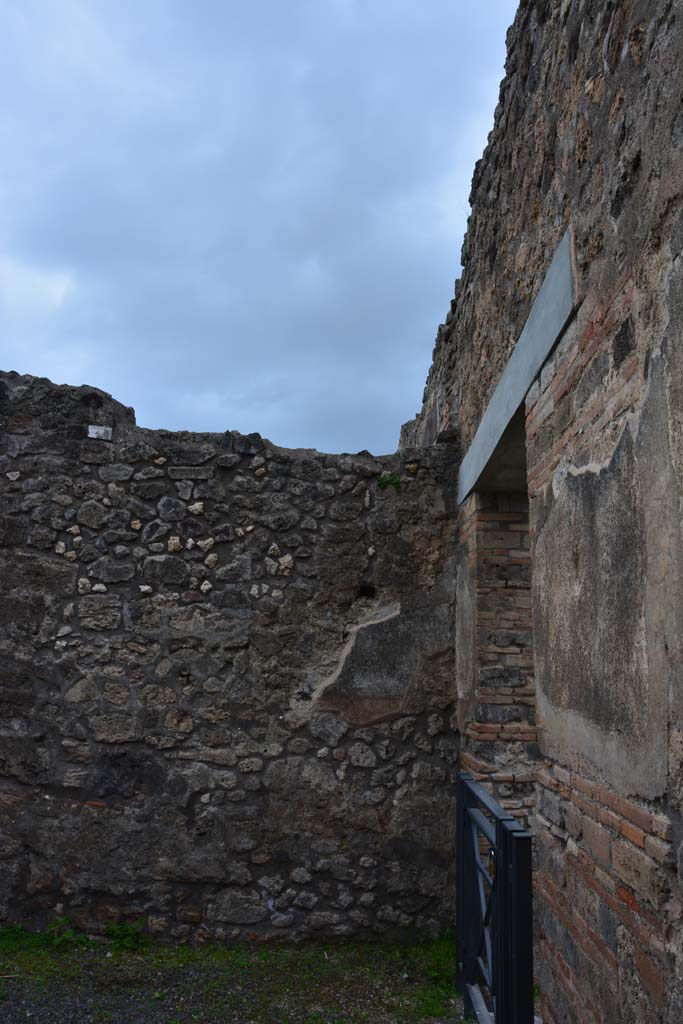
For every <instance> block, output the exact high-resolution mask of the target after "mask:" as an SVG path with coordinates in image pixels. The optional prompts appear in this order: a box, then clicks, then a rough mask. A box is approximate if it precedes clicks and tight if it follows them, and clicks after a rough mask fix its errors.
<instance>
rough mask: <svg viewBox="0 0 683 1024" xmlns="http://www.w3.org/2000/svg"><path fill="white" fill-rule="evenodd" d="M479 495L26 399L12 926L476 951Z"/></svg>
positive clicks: (4, 615) (3, 752)
mask: <svg viewBox="0 0 683 1024" xmlns="http://www.w3.org/2000/svg"><path fill="white" fill-rule="evenodd" d="M93 428H95V429H93ZM89 434H90V435H92V434H95V435H100V436H95V437H92V436H88V435H89ZM456 478H457V466H456V465H455V464H454V451H453V449H452V448H451V447H449V446H441V447H440V448H438V449H434V450H433V451H430V452H425V451H424V450H418V451H415V452H405V453H403V455H402V456H401V457H398V456H390V457H386V458H382V459H377V458H373V457H372V456H370V455H369V454H368V453H367V452H365V453H360V454H358V455H340V456H338V455H324V454H321V453H319V452H316V451H287V450H285V449H282V448H277V447H276V446H274V445H273V444H271V443H270V442H268V441H266V440H264V439H262V438H261V437H260V436H259V435H256V434H254V435H248V436H243V435H240V434H238V433H236V432H230V431H228V432H227V433H226V434H225V435H218V434H189V433H169V432H166V431H151V430H144V429H141V428H138V427H136V425H135V421H134V416H133V413H132V410H130V409H126V408H125V407H123V406H121V405H119V404H118V403H116V402H115V401H113V400H112V399H111V398H110V397H109V396H108V395H105V394H104V393H102V392H100V391H97V390H95V389H93V388H72V387H61V386H56V385H54V384H52V383H50V382H49V381H47V380H42V379H37V378H32V377H22V376H19V375H17V374H14V373H3V374H0V495H1V498H0V501H1V505H0V822H1V824H0V920H4V921H13V920H21V921H22V922H24V923H30V924H34V925H41V924H45V922H46V921H48V920H49V919H50V918H52V917H53V916H54V915H67V916H69V917H70V918H71V919H72V920H73V921H74V922H75V923H76V924H77V925H78V926H80V927H82V928H85V929H88V930H90V931H95V932H97V931H101V930H102V929H104V928H105V927H106V924H107V923H108V922H109V921H112V920H118V919H131V918H135V917H138V916H143V917H144V918H145V920H146V922H147V925H148V927H149V928H150V929H151V930H152V931H154V932H157V933H159V934H163V935H170V936H173V937H176V938H178V937H186V936H187V937H193V938H198V939H209V938H212V939H219V940H224V939H238V938H245V937H260V938H267V937H278V936H279V937H289V938H303V937H306V936H311V935H318V936H323V935H324V936H346V935H370V936H371V935H378V934H401V933H403V932H405V931H406V930H407V929H410V931H411V934H412V933H414V931H415V929H417V930H419V931H421V932H425V933H437V932H439V931H442V930H443V929H445V928H448V927H450V926H451V923H452V920H453V832H454V814H453V795H452V794H453V786H452V783H453V773H454V766H455V763H456V759H457V755H458V733H457V729H456V723H455V721H454V711H455V704H454V696H455V695H454V692H453V686H452V675H453V671H452V662H453V598H454V582H453V571H454V569H453V544H454V531H453V515H454V496H453V492H454V487H455V481H456ZM382 485H384V486H382Z"/></svg>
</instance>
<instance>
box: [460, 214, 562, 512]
mask: <svg viewBox="0 0 683 1024" xmlns="http://www.w3.org/2000/svg"><path fill="white" fill-rule="evenodd" d="M572 262H573V261H572V238H571V232H570V230H569V229H567V231H566V232H565V234H564V236H563V238H562V241H561V242H560V244H559V246H558V248H557V252H556V253H555V255H554V257H553V260H552V263H551V264H550V267H549V268H548V272H547V274H546V275H545V278H544V280H543V284H542V285H541V290H540V291H539V293H538V295H537V296H536V299H535V301H534V304H533V306H532V307H531V312H530V313H529V317H528V319H527V322H526V323H525V325H524V328H523V330H522V333H521V334H520V336H519V339H518V341H517V344H516V345H515V348H514V351H513V353H512V355H511V356H510V360H509V362H508V364H507V366H506V367H505V369H504V371H503V375H502V377H501V378H500V380H499V382H498V385H497V387H496V390H495V391H494V392H493V397H492V398H491V401H490V402H489V404H488V407H487V409H486V412H485V413H484V416H483V419H482V421H481V423H480V424H479V428H478V429H477V432H476V434H475V435H474V440H473V441H472V444H471V445H470V447H469V449H468V450H467V454H466V455H465V458H464V459H463V461H462V464H461V466H460V475H459V478H458V501H459V502H461V501H464V500H465V498H466V497H467V495H468V494H469V493H470V491H472V490H474V488H475V487H476V486H477V482H478V480H479V478H480V476H481V475H482V473H483V472H484V470H485V468H486V466H487V464H488V462H489V460H490V459H491V457H492V455H493V453H494V451H495V448H496V445H497V444H498V442H499V440H500V438H501V437H502V435H503V433H504V431H505V429H506V427H507V426H508V424H509V423H510V420H511V419H512V417H513V416H514V415H515V413H516V412H517V410H518V409H519V407H520V405H521V404H522V402H523V401H524V397H525V395H526V393H527V391H528V390H529V388H530V387H531V385H532V384H533V382H534V380H535V378H536V375H537V374H538V373H539V371H540V369H541V367H542V366H543V363H544V362H545V360H546V359H547V357H548V355H549V354H550V352H551V351H552V349H553V348H554V346H555V344H556V343H557V341H558V340H559V337H560V335H561V334H562V331H563V330H564V328H565V326H566V324H567V321H568V320H569V318H570V316H571V315H572V313H573V311H574V307H575V298H574V296H575V292H574V278H573V270H572Z"/></svg>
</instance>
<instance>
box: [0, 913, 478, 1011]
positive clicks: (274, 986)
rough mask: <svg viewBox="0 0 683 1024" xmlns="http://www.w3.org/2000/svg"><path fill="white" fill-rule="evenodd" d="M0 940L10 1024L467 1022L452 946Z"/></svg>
mask: <svg viewBox="0 0 683 1024" xmlns="http://www.w3.org/2000/svg"><path fill="white" fill-rule="evenodd" d="M35 939H36V937H35V936H31V937H30V940H28V941H26V942H23V943H22V941H18V942H9V943H7V942H5V943H4V944H3V942H2V929H0V1021H1V1022H2V1024H19V1022H22V1024H26V1022H27V1021H28V1022H31V1024H198V1022H199V1024H371V1022H372V1024H408V1022H410V1024H415V1022H418V1021H422V1022H424V1024H461V1022H462V1013H461V1010H462V1006H461V1002H460V1000H459V998H458V997H457V996H456V994H455V991H454V988H453V982H452V978H453V970H454V961H455V951H454V947H453V943H452V941H450V940H438V941H437V942H432V943H420V944H417V945H411V946H407V945H403V946H401V945H387V944H381V945H380V944H356V943H354V944H344V945H328V946H311V945H308V946H291V945H289V946H287V945H281V946H277V947H261V948H254V947H230V948H222V947H201V948H198V949H193V948H190V947H187V946H176V947H172V946H160V945H156V944H154V945H151V944H150V945H148V946H146V947H145V948H143V949H137V950H130V949H117V948H116V947H114V948H113V949H112V948H111V947H108V946H106V945H102V944H101V943H98V944H94V943H85V942H84V943H83V944H71V943H66V944H64V945H59V946H57V947H55V946H53V945H50V944H43V945H40V944H37V943H36V942H35V941H34V940H35Z"/></svg>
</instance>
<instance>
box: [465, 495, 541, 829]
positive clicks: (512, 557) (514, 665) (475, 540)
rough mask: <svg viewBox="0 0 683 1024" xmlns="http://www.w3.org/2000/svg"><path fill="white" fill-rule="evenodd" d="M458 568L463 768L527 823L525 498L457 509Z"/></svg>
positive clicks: (477, 500) (476, 501) (532, 738)
mask: <svg viewBox="0 0 683 1024" xmlns="http://www.w3.org/2000/svg"><path fill="white" fill-rule="evenodd" d="M460 543H461V551H460V572H461V578H462V577H463V576H465V575H466V576H467V581H466V582H467V587H468V590H469V593H470V595H471V611H470V614H469V616H468V618H467V620H466V621H464V620H461V621H460V622H459V636H458V639H457V642H458V645H459V646H460V645H465V649H466V650H467V651H469V652H470V657H469V658H467V659H465V660H463V659H462V658H460V657H459V673H460V675H461V676H463V677H465V678H459V679H458V689H459V693H460V697H461V705H462V709H461V728H462V729H463V737H464V738H463V750H462V756H461V763H462V766H463V768H465V769H467V770H468V771H470V772H472V774H473V775H474V776H475V777H476V778H477V779H479V780H481V781H483V782H485V783H487V785H488V787H489V788H490V789H491V790H492V792H493V793H494V795H495V796H496V799H497V800H499V802H500V803H501V804H502V805H503V806H504V807H506V808H507V809H509V810H510V811H511V813H513V814H514V815H515V816H516V817H519V818H520V819H522V820H523V821H524V823H525V824H526V823H527V819H528V815H529V813H531V808H532V807H533V804H534V790H533V782H534V779H535V768H534V762H535V761H536V759H537V757H538V748H537V744H536V739H537V737H536V720H535V697H534V676H533V672H534V669H533V642H532V631H531V562H530V552H529V523H528V500H527V496H526V495H525V494H519V493H490V494H488V493H482V494H473V495H471V496H470V498H469V499H468V500H467V501H466V502H465V503H464V504H463V506H462V508H461V533H460Z"/></svg>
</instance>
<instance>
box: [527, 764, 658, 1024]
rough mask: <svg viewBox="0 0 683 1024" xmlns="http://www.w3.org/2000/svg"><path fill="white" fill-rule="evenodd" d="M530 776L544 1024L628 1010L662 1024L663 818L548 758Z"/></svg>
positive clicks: (612, 1017)
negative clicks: (534, 807) (533, 787)
mask: <svg viewBox="0 0 683 1024" xmlns="http://www.w3.org/2000/svg"><path fill="white" fill-rule="evenodd" d="M537 778H538V783H537V799H538V803H537V810H536V814H535V818H534V820H533V825H534V829H535V832H536V849H537V858H538V867H537V872H536V879H535V881H536V890H537V895H538V897H539V900H538V903H539V914H538V924H539V932H540V940H541V948H542V957H541V958H540V963H539V968H540V980H541V991H542V995H543V1020H544V1024H615V1022H617V1021H621V1020H624V1019H631V1018H630V1017H626V1016H625V1013H626V1012H631V1013H633V1012H634V1011H635V1010H636V1009H637V1011H638V1015H639V1016H638V1019H639V1020H641V1021H656V1020H661V1019H662V1018H661V1016H660V1014H661V1011H662V1009H663V1008H664V1003H665V989H666V975H667V974H668V973H670V972H671V971H672V969H673V958H672V955H671V949H670V944H671V938H672V923H671V920H670V917H669V913H668V912H667V903H668V902H669V901H670V900H671V897H672V890H673V887H674V885H675V871H674V870H673V868H674V863H673V856H672V845H671V837H672V828H671V822H670V820H669V818H668V817H667V816H666V815H665V814H661V813H659V812H658V811H657V810H656V809H653V808H651V807H648V806H646V805H644V804H641V803H634V802H632V801H631V800H626V799H624V798H623V797H621V796H620V795H619V794H618V793H615V792H614V791H613V790H612V789H609V788H607V787H606V786H603V785H600V784H599V783H595V782H592V781H590V780H589V779H586V778H584V777H583V776H581V775H578V774H577V773H575V772H570V771H567V770H566V769H564V768H562V767H561V766H559V765H557V764H553V763H552V762H550V761H546V762H545V764H544V765H543V766H542V767H540V768H539V771H538V776H537ZM669 910H670V908H669ZM627 1002H628V1003H629V1004H630V1010H629V1011H627V1010H626V1008H625V1004H626V1003H627Z"/></svg>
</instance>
